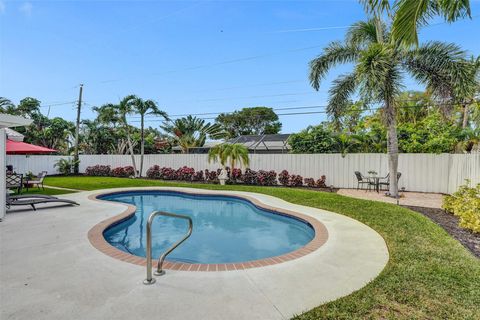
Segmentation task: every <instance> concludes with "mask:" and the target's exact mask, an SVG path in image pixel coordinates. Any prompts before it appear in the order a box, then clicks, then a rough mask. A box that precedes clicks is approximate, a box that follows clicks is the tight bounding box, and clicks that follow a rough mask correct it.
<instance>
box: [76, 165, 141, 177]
mask: <svg viewBox="0 0 480 320" xmlns="http://www.w3.org/2000/svg"><path fill="white" fill-rule="evenodd" d="M85 174H86V175H87V176H97V177H121V178H127V177H133V176H135V170H134V169H133V167H132V166H126V167H117V168H114V169H112V168H111V167H110V166H104V165H100V164H97V165H96V166H90V167H87V169H85Z"/></svg>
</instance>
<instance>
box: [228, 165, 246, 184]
mask: <svg viewBox="0 0 480 320" xmlns="http://www.w3.org/2000/svg"><path fill="white" fill-rule="evenodd" d="M242 178H243V176H242V170H241V169H238V168H234V169H233V170H232V171H231V172H230V180H231V181H232V182H233V183H237V182H239V181H242Z"/></svg>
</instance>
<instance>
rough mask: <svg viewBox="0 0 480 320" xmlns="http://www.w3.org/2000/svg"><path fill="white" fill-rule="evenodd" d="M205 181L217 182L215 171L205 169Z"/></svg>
mask: <svg viewBox="0 0 480 320" xmlns="http://www.w3.org/2000/svg"><path fill="white" fill-rule="evenodd" d="M205 181H206V182H210V183H218V174H217V171H210V170H208V169H205Z"/></svg>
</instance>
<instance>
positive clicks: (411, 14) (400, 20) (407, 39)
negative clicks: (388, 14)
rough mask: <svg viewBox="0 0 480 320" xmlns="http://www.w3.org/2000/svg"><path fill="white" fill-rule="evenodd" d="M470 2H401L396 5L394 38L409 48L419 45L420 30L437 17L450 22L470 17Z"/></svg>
mask: <svg viewBox="0 0 480 320" xmlns="http://www.w3.org/2000/svg"><path fill="white" fill-rule="evenodd" d="M470 14H471V11H470V1H469V0H449V1H448V0H441V1H433V0H399V1H397V2H396V3H395V17H394V20H393V25H392V37H393V40H394V41H398V42H400V43H402V44H405V45H407V46H410V45H417V44H418V29H419V27H421V26H422V25H425V24H426V23H427V22H428V20H429V19H431V18H432V17H433V16H435V15H441V16H443V18H444V19H445V20H446V21H448V22H453V21H456V20H458V19H460V18H464V17H467V16H470Z"/></svg>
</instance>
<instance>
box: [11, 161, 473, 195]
mask: <svg viewBox="0 0 480 320" xmlns="http://www.w3.org/2000/svg"><path fill="white" fill-rule="evenodd" d="M60 158H66V157H65V156H28V157H26V156H18V155H15V156H7V164H12V165H13V167H14V169H15V171H17V172H19V173H26V172H28V171H32V172H33V173H37V172H40V171H42V170H46V171H48V172H49V173H50V174H55V173H57V170H56V169H55V168H54V167H53V165H54V163H55V161H56V160H58V159H60ZM139 161H140V156H138V155H137V156H136V162H137V167H139ZM96 164H104V165H110V166H111V167H112V168H114V167H118V166H127V165H131V157H130V156H128V155H81V156H80V172H84V171H85V169H86V167H88V166H93V165H96ZM154 164H158V165H159V166H162V167H163V166H166V167H172V168H175V169H176V168H179V167H181V166H184V165H186V166H189V167H193V168H195V169H196V170H204V169H216V168H218V167H219V166H218V164H214V163H208V161H207V155H205V154H156V155H145V163H144V171H146V170H147V169H148V168H149V167H151V166H152V165H154ZM387 167H388V164H387V156H386V155H385V154H372V153H370V154H347V155H346V156H345V157H344V158H343V157H342V156H341V155H340V154H252V155H250V168H252V169H253V170H260V169H263V170H275V171H277V173H278V172H280V171H281V170H284V169H286V170H288V171H289V172H290V173H292V174H300V175H302V176H303V177H304V178H307V177H312V178H316V179H317V178H319V177H320V176H321V175H326V176H327V184H328V185H334V186H335V187H340V188H354V187H356V179H355V176H354V173H353V172H354V171H360V172H362V173H364V174H366V172H367V171H369V170H375V171H377V172H378V173H379V174H380V175H386V174H387ZM399 171H400V172H401V173H402V177H401V179H400V182H399V184H400V187H405V188H406V190H409V191H422V192H441V193H452V192H454V191H455V190H456V189H457V188H458V187H459V186H460V185H462V184H464V183H465V179H470V180H471V181H472V183H473V184H476V183H480V154H439V155H436V154H400V156H399Z"/></svg>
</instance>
